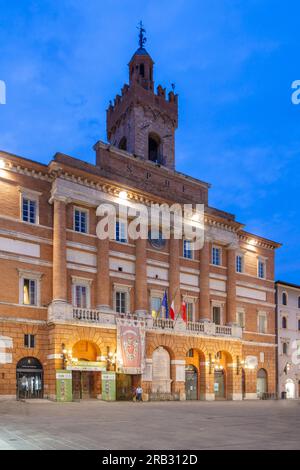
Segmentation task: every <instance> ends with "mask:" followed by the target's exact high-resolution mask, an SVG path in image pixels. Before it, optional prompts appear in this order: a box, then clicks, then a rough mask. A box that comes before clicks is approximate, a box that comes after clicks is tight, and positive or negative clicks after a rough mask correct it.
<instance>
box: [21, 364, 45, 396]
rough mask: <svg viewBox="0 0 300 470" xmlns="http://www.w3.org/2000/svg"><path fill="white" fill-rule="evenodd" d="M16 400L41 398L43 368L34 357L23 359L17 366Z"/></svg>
mask: <svg viewBox="0 0 300 470" xmlns="http://www.w3.org/2000/svg"><path fill="white" fill-rule="evenodd" d="M16 373H17V399H27V398H43V388H44V384H43V366H42V364H41V363H40V361H39V360H38V359H36V358H35V357H24V358H23V359H21V360H20V361H19V362H18V364H17V370H16Z"/></svg>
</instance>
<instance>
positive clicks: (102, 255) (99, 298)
mask: <svg viewBox="0 0 300 470" xmlns="http://www.w3.org/2000/svg"><path fill="white" fill-rule="evenodd" d="M110 304H111V296H110V277H109V238H106V239H105V240H100V239H99V238H97V281H96V306H97V309H98V310H108V311H109V310H110V309H111V307H110Z"/></svg>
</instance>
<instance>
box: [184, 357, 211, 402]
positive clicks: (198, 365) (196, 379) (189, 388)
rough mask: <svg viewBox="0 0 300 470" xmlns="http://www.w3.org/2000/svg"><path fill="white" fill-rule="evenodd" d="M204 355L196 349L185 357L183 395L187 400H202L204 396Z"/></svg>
mask: <svg viewBox="0 0 300 470" xmlns="http://www.w3.org/2000/svg"><path fill="white" fill-rule="evenodd" d="M205 364H206V362H205V355H204V353H203V352H202V351H200V350H199V349H196V348H192V349H189V350H188V351H187V353H186V356H185V395H186V399H187V400H201V399H202V400H204V399H205V394H206V377H205Z"/></svg>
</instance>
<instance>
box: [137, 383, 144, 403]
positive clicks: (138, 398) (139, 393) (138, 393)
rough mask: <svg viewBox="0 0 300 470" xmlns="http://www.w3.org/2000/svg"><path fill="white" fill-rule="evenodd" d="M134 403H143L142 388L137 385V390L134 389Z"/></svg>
mask: <svg viewBox="0 0 300 470" xmlns="http://www.w3.org/2000/svg"><path fill="white" fill-rule="evenodd" d="M135 393H136V401H143V400H142V397H143V389H142V387H141V386H140V385H139V386H138V387H137V388H136V391H135Z"/></svg>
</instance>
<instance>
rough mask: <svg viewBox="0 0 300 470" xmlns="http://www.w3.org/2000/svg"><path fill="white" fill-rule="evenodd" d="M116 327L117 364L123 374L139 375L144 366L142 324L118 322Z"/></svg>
mask: <svg viewBox="0 0 300 470" xmlns="http://www.w3.org/2000/svg"><path fill="white" fill-rule="evenodd" d="M117 325H118V354H117V356H118V362H119V368H120V369H122V371H123V373H124V374H141V373H142V372H143V366H144V338H145V329H144V323H143V322H137V321H132V320H124V319H122V320H119V321H117Z"/></svg>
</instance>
